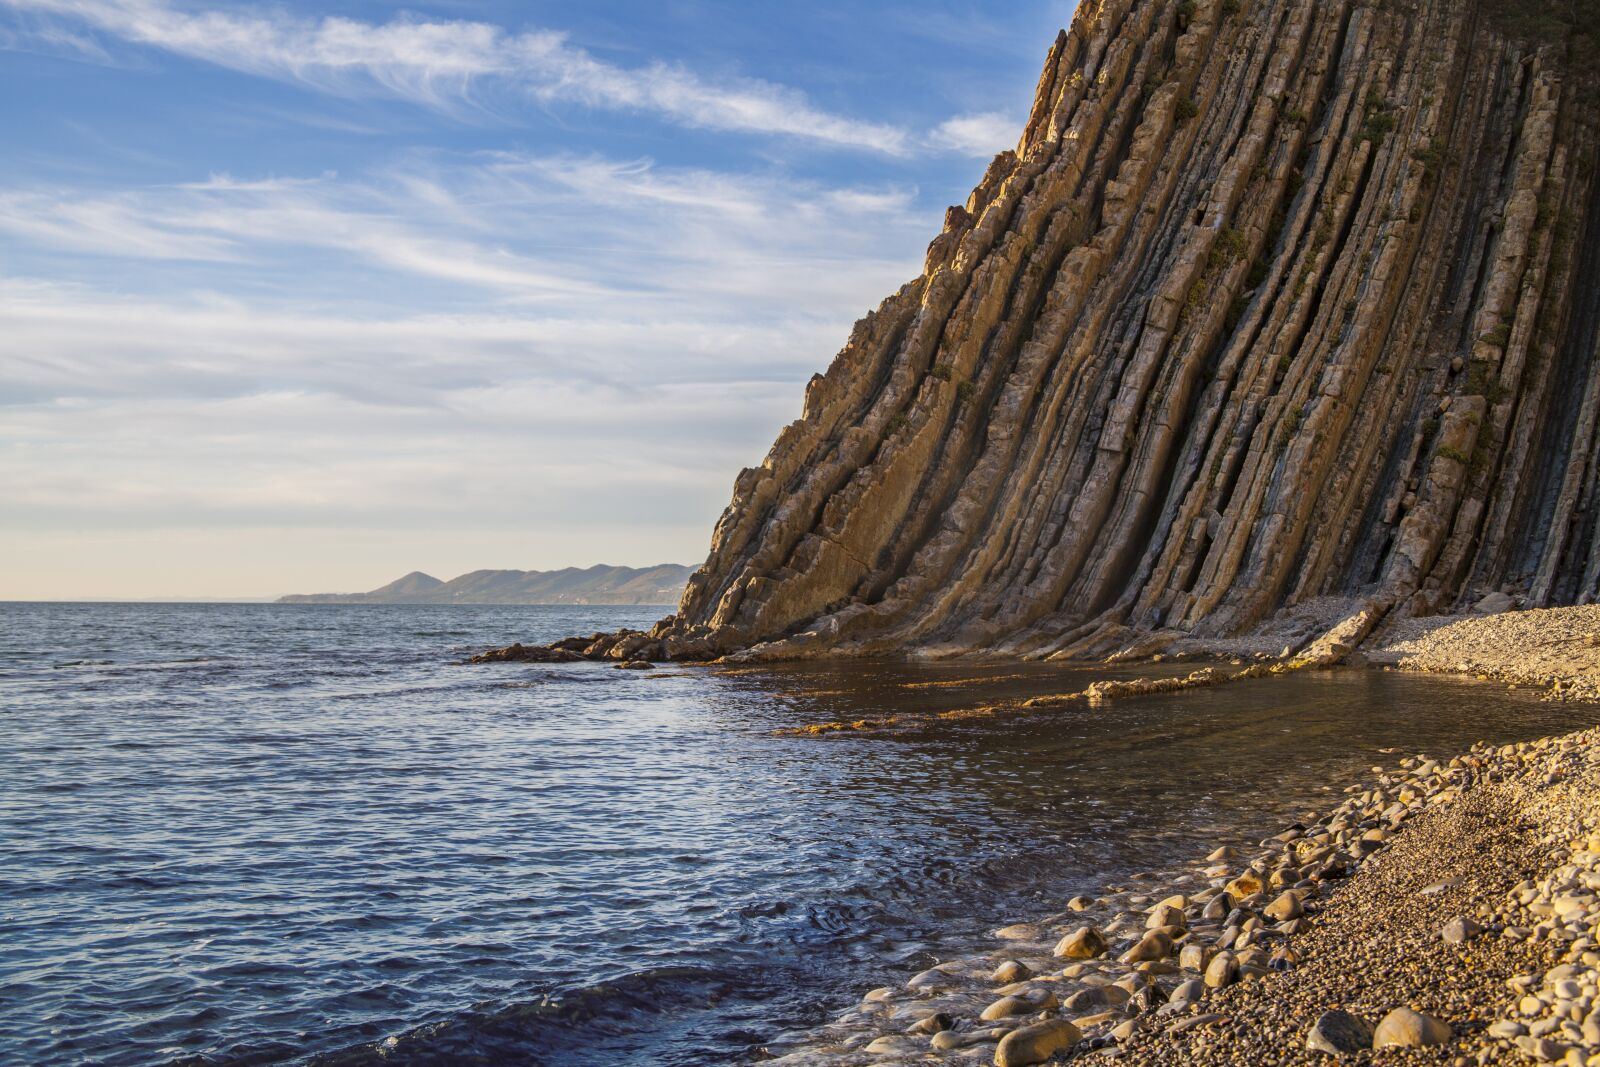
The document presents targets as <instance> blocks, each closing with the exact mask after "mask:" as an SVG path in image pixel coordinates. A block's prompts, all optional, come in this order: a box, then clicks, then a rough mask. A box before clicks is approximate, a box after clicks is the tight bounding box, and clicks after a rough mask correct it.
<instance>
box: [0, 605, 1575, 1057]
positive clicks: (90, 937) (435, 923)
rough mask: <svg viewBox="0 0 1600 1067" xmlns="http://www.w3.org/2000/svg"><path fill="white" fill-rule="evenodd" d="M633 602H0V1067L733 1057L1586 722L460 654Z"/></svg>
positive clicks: (1049, 680)
mask: <svg viewBox="0 0 1600 1067" xmlns="http://www.w3.org/2000/svg"><path fill="white" fill-rule="evenodd" d="M658 614H659V612H658V611H654V610H649V609H643V610H641V609H620V608H612V609H599V608H505V607H487V608H469V607H451V608H431V607H376V606H358V607H329V606H315V605H312V606H287V605H285V606H280V605H180V606H165V605H93V604H63V605H53V604H9V605H0V1061H3V1062H7V1063H103V1064H154V1063H170V1062H189V1063H299V1062H307V1061H312V1062H336V1063H341V1064H342V1063H366V1062H379V1061H380V1060H382V1061H383V1062H389V1063H427V1062H437V1063H474V1062H476V1063H504V1062H508V1061H509V1062H519V1063H525V1064H541V1063H546V1062H549V1063H556V1062H562V1063H579V1062H581V1063H585V1064H590V1063H593V1064H612V1063H615V1064H640V1065H643V1064H698V1063H727V1062H739V1061H740V1060H742V1059H747V1058H754V1057H755V1056H757V1055H759V1052H758V1050H759V1049H760V1048H761V1047H762V1046H763V1045H764V1044H766V1043H768V1042H770V1041H773V1040H774V1039H776V1038H777V1037H778V1036H779V1035H780V1034H782V1033H783V1032H785V1031H789V1030H793V1029H795V1028H798V1027H803V1026H805V1025H809V1024H812V1023H816V1022H820V1021H823V1020H825V1019H826V1018H828V1017H830V1016H831V1015H833V1014H836V1013H837V1012H838V1011H840V1010H842V1009H843V1008H844V1007H846V1006H847V1005H848V1004H849V1003H851V1002H853V1000H854V998H855V997H857V996H859V994H860V993H861V992H862V991H864V990H866V989H867V988H870V987H871V986H873V985H877V984H882V983H883V982H885V981H891V980H895V979H897V978H898V979H903V978H904V977H905V976H907V975H908V974H910V973H911V972H912V971H914V970H916V969H919V968H920V967H922V966H926V965H927V964H929V963H930V962H933V961H935V960H937V959H941V958H946V957H948V956H950V955H953V954H957V953H960V952H962V951H963V950H966V949H969V948H971V947H974V946H978V945H982V944H984V943H985V938H986V936H987V932H988V931H990V930H992V929H993V928H994V927H996V926H999V925H1003V924H1005V923H1007V922H1012V921H1018V920H1023V919H1028V918H1037V917H1040V916H1042V915H1044V914H1047V913H1050V912H1053V911H1056V910H1059V908H1060V906H1061V903H1062V902H1063V901H1064V900H1065V899H1066V898H1067V897H1069V896H1071V895H1072V894H1074V893H1076V892H1079V891H1085V890H1086V891H1091V892H1092V891H1093V890H1094V889H1096V888H1097V887H1098V886H1100V885H1102V884H1104V883H1105V882H1106V881H1108V880H1111V879H1115V878H1117V877H1118V876H1120V875H1124V874H1127V873H1129V872H1131V871H1134V870H1142V869H1147V868H1150V867H1154V866H1159V865H1164V864H1169V863H1173V862H1178V861H1183V860H1187V859H1192V858H1194V857H1195V855H1196V854H1197V852H1199V851H1201V850H1206V849H1209V848H1210V847H1211V845H1212V844H1213V843H1214V842H1215V841H1217V840H1219V839H1226V840H1233V839H1241V840H1242V839H1249V838H1255V837H1259V836H1262V835H1263V834H1265V833H1267V832H1271V831H1275V830H1276V829H1278V828H1280V827H1279V823H1280V822H1281V821H1282V820H1283V819H1285V818H1287V817H1288V816H1289V815H1290V814H1293V813H1296V812H1302V811H1306V810H1314V809H1315V808H1317V807H1321V806H1325V805H1326V804H1327V803H1328V800H1329V796H1330V792H1329V791H1330V790H1332V789H1334V788H1335V787H1336V786H1342V785H1343V784H1344V782H1345V781H1346V780H1348V779H1349V777H1350V776H1354V775H1358V774H1360V773H1362V772H1363V771H1364V770H1365V768H1367V767H1368V766H1370V765H1371V764H1373V763H1374V762H1375V761H1376V760H1379V759H1382V760H1384V761H1385V762H1393V761H1394V760H1395V759H1397V758H1398V756H1396V755H1385V756H1380V755H1379V754H1378V752H1377V750H1379V749H1383V748H1393V747H1398V748H1400V749H1401V750H1402V751H1416V750H1422V749H1426V750H1430V751H1433V752H1436V753H1440V754H1445V753H1449V752H1452V751H1454V750H1456V749H1459V748H1462V747H1465V746H1466V745H1467V744H1468V743H1470V742H1471V741H1473V740H1475V739H1478V738H1480V737H1484V738H1492V739H1497V740H1501V739H1516V738H1525V737H1533V736H1537V735H1540V734H1545V733H1550V732H1552V731H1555V730H1561V729H1567V728H1574V727H1576V726H1579V725H1586V724H1588V723H1589V722H1590V721H1591V719H1593V718H1595V717H1596V713H1595V712H1594V711H1593V710H1591V709H1586V708H1576V709H1575V708H1570V707H1562V706H1557V705H1548V704H1540V703H1536V702H1534V701H1532V700H1530V699H1529V698H1527V697H1524V696H1520V695H1515V694H1511V695H1508V694H1507V693H1506V692H1505V691H1504V690H1501V689H1497V688H1494V687H1489V686H1468V685H1463V684H1460V683H1453V682H1449V681H1440V680H1428V679H1423V678H1415V677H1406V676H1397V675H1389V674H1380V673H1376V672H1367V673H1361V672H1348V673H1338V674H1323V675H1305V676H1301V677H1292V678H1286V679H1274V680H1267V681H1260V682H1249V683H1242V684H1240V685H1236V686H1231V687H1224V688H1219V689H1212V690H1201V691H1197V692H1193V693H1188V694H1184V695H1181V696H1176V697H1170V696H1169V697H1165V698H1151V699H1145V700H1133V701H1128V702H1125V703H1117V704H1114V705H1111V706H1109V707H1105V708H1098V709H1089V708H1076V709H1074V710H1071V711H1065V712H1057V713H1055V714H1053V715H1050V716H1042V717H1038V718H1032V719H1028V720H1025V721H1014V722H1008V723H995V722H992V721H990V722H986V721H982V720H976V721H974V720H956V721H940V722H938V723H934V724H929V725H928V726H926V727H925V728H920V729H916V730H913V731H910V732H907V733H903V734H900V735H897V736H895V737H892V738H871V737H861V736H843V737H832V738H826V739H821V740H818V739H802V738H792V737H779V736H774V735H773V732H772V731H773V730H774V729H775V728H779V727H784V726H792V725H797V724H800V723H804V722H809V721H816V720H819V719H841V718H844V719H855V718H860V717H879V716H882V715H885V714H898V715H900V716H901V717H902V721H915V719H916V717H917V716H919V715H921V714H923V713H926V712H930V711H939V710H945V709H952V708H959V707H962V706H970V705H972V704H976V703H982V702H985V701H987V700H990V699H993V698H994V697H996V696H998V695H1024V694H1026V693H1029V692H1040V691H1060V690H1069V689H1078V688H1081V687H1082V686H1083V685H1085V684H1087V683H1088V682H1089V681H1092V680H1093V679H1094V678H1096V677H1104V676H1106V675H1108V674H1110V673H1112V672H1105V671H1100V672H1088V671H1082V670H1065V669H1061V668H1046V667H1038V666H1035V667H1029V668H1027V669H1021V668H1017V667H994V668H988V669H982V670H980V669H974V668H972V667H971V666H966V667H961V666H949V665H945V666H940V667H921V668H918V667H915V666H910V665H892V664H887V665H886V664H877V665H871V664H840V665H821V666H810V667H804V668H790V669H782V670H779V669H770V670H760V671H748V672H740V673H732V674H728V673H716V672H714V671H712V670H708V669H703V668H701V669H688V670H685V669H668V670H662V671H657V672H653V673H648V674H647V673H643V672H630V671H618V670H613V669H610V668H609V667H606V666H604V665H598V664H575V665H558V666H546V665H530V664H502V665H495V666H489V667H473V666H467V665H463V664H462V663H461V660H462V658H463V657H464V656H465V655H467V654H468V653H470V652H472V651H475V650H477V649H480V648H482V647H485V646H489V645H494V644H503V643H507V642H509V641H512V640H523V641H529V640H533V641H539V640H549V639H553V638H555V637H559V636H566V635H568V634H572V633H577V632H590V631H593V630H596V629H601V628H615V627H617V626H619V625H630V626H641V625H647V624H648V623H650V622H652V621H653V620H654V618H655V617H656V616H657V615H658Z"/></svg>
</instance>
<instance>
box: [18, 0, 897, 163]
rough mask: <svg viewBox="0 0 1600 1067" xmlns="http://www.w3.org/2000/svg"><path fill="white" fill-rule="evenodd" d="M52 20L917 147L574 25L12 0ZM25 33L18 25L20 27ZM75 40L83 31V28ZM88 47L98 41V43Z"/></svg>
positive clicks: (275, 69) (307, 72) (855, 142)
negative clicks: (577, 39)
mask: <svg viewBox="0 0 1600 1067" xmlns="http://www.w3.org/2000/svg"><path fill="white" fill-rule="evenodd" d="M0 3H3V4H4V5H5V6H7V7H10V8H12V9H14V10H18V11H23V12H28V13H31V14H32V15H34V16H43V17H45V18H46V19H47V21H45V22H44V23H42V24H41V25H39V26H37V27H36V28H35V31H34V32H36V33H37V34H39V35H40V36H41V38H45V39H55V40H58V41H59V40H61V39H65V38H66V37H67V35H68V30H67V29H65V28H63V23H64V24H65V25H66V26H88V27H91V28H93V29H94V30H96V31H99V32H101V33H105V34H109V35H111V36H114V37H117V38H120V39H122V40H124V41H127V42H130V43H132V44H136V45H141V46H145V47H150V48H157V49H161V50H164V51H167V52H171V53H174V54H177V55H182V56H187V57H189V58H193V59H198V60H203V61H205V62H208V63H213V64H216V65H218V66H223V67H228V68H231V69H234V70H240V71H246V72H249V73H252V74H256V75H260V76H263V77H269V78H277V79H281V80H285V81H294V82H299V83H302V84H305V85H309V86H314V87H316V88H318V89H321V90H324V91H328V92H335V93H348V94H358V93H382V94H386V95H391V96H395V97H400V98H403V99H406V100H410V101H412V102H415V103H418V104H422V105H425V106H428V107H433V108H438V109H440V110H446V111H451V110H457V109H460V108H463V107H468V106H473V105H474V104H475V102H476V94H477V92H478V90H479V89H480V88H482V87H484V86H486V85H493V86H496V87H500V86H510V87H512V88H514V89H518V90H521V91H523V92H526V93H528V94H530V95H531V96H532V97H533V98H535V99H538V100H542V101H565V102H573V103H579V104H584V105H587V106H590V107H596V108H605V109H612V110H627V111H636V112H644V113H649V114H653V115H656V116H658V117H660V118H663V119H665V120H667V121H670V122H673V123H677V124H680V125H684V126H690V127H696V128H703V129H710V130H727V131H739V132H748V133H763V134H776V135H782V136H789V137H798V138H804V139H807V140H811V141H815V142H821V143H826V144H832V145H837V146H841V147H848V148H858V149H869V150H872V151H876V152H883V153H888V154H891V155H903V154H906V153H907V152H908V150H909V148H910V145H911V142H912V140H913V139H912V138H911V137H910V136H909V135H908V134H907V133H906V132H905V131H904V130H901V129H898V128H896V127H893V126H890V125H886V124H883V123H875V122H866V121H862V120H858V119H853V118H849V117H846V116H841V115H836V114H833V113H831V112H828V111H825V110H822V109H820V108H818V107H816V106H814V105H813V104H812V103H810V102H809V100H808V99H807V98H806V96H805V95H804V94H803V93H801V92H799V91H797V90H795V89H792V88H789V87H786V86H782V85H776V84H773V83H771V82H767V81H762V80H758V79H752V78H740V79H727V80H721V81H715V82H713V81H708V80H706V79H704V78H702V77H700V76H698V75H697V74H695V73H694V72H692V71H690V70H688V69H687V68H685V67H683V66H680V65H675V64H670V63H665V62H654V63H650V64H647V65H645V66H640V67H622V66H617V65H615V64H612V63H608V62H606V61H604V60H601V59H598V58H596V57H595V56H594V55H593V54H591V53H590V52H588V51H587V50H585V49H583V48H581V47H578V46H577V45H574V44H573V43H572V42H571V41H569V40H568V39H567V37H566V36H565V35H564V34H561V33H556V32H552V31H549V30H525V31H521V32H511V31H508V30H506V29H505V28H503V27H500V26H495V25H492V24H489V23H484V22H470V21H449V22H441V21H428V20H425V19H418V18H398V19H395V20H392V21H390V22H385V23H372V22H362V21H359V20H355V19H349V18H335V17H325V18H320V19H310V18H298V17H295V16H293V15H290V14H288V13H286V12H283V11H274V10H261V9H259V8H257V9H255V10H254V11H251V10H250V7H253V5H251V6H250V7H247V8H245V10H244V11H229V10H216V9H212V10H202V9H188V8H180V7H177V6H174V5H173V4H170V3H166V2H165V0H0ZM13 32H15V31H13ZM72 39H74V40H80V41H81V39H82V38H81V35H73V37H72ZM86 47H87V46H85V49H86Z"/></svg>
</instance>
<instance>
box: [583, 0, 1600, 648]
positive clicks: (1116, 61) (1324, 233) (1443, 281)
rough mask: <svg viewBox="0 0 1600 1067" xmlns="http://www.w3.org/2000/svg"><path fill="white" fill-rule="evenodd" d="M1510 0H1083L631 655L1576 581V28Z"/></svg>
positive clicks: (1594, 396)
mask: <svg viewBox="0 0 1600 1067" xmlns="http://www.w3.org/2000/svg"><path fill="white" fill-rule="evenodd" d="M1501 6H1503V5H1500V4H1498V3H1496V0H1482V2H1479V0H1389V2H1384V3H1378V4H1358V3H1351V2H1340V0H1333V2H1327V3H1324V2H1318V3H1310V2H1308V0H1252V2H1244V0H1084V2H1083V3H1080V4H1079V6H1078V10H1077V13H1076V15H1075V16H1074V19H1073V23H1072V26H1071V27H1070V28H1069V29H1067V30H1065V31H1063V32H1062V33H1061V35H1060V36H1059V37H1058V38H1057V39H1056V41H1055V43H1054V44H1053V46H1052V47H1051V49H1050V52H1049V55H1048V57H1047V58H1046V62H1045V67H1044V72H1043V74H1042V76H1041V78H1040V80H1039V87H1038V93H1037V98H1036V99H1035V102H1034V105H1033V108H1032V111H1031V113H1030V116H1029V120H1028V124H1027V128H1026V129H1025V130H1024V131H1023V133H1022V136H1021V138H1020V139H1019V142H1018V145H1017V148H1016V150H1014V151H1009V152H1004V153H1002V154H1000V155H999V156H997V157H996V158H995V160H994V161H993V163H992V164H991V165H990V166H989V168H988V171H987V172H986V173H985V175H984V177H983V180H982V181H981V182H980V183H979V185H978V187H977V188H976V189H975V190H973V193H972V195H971V196H970V197H969V198H968V199H967V202H966V203H965V204H964V205H960V206H957V207H953V208H951V209H950V210H949V212H948V213H947V215H946V220H945V228H944V231H943V232H942V233H941V234H939V235H938V236H937V237H936V238H935V239H934V240H933V242H932V243H931V244H930V246H929V248H928V255H927V260H926V263H925V269H924V272H923V273H922V275H921V276H919V277H918V278H916V279H915V280H913V281H912V282H910V283H908V284H907V285H906V286H905V287H904V288H902V289H901V290H900V291H899V292H897V293H895V294H894V295H893V296H891V297H889V298H888V299H887V300H885V301H884V302H883V304H882V305H881V306H880V307H879V308H878V309H877V310H875V311H874V312H872V313H871V314H869V315H868V316H867V317H866V318H865V319H863V320H862V321H861V322H860V323H859V324H857V326H856V328H855V330H854V331H853V333H852V335H851V337H850V340H849V343H848V344H847V345H846V346H845V348H844V349H843V351H841V352H840V353H839V355H838V356H837V358H836V359H835V360H834V362H833V364H832V366H831V367H830V368H829V369H828V371H827V373H826V374H823V375H819V376H817V377H816V378H814V379H813V380H812V382H811V383H810V384H809V385H808V386H807V388H806V395H805V406H804V412H803V414H802V416H801V418H800V419H799V420H797V421H796V422H794V423H792V424H791V425H790V426H788V427H786V428H785V429H784V430H783V432H782V433H781V434H780V435H779V437H778V439H777V441H776V443H775V444H774V445H773V447H772V450H771V452H770V453H769V454H768V455H767V457H766V459H765V460H764V461H763V462H762V464H761V465H760V466H759V467H755V468H752V469H749V470H745V471H743V472H741V474H740V475H739V477H738V478H737V480H736V483H735V487H734V495H733V501H732V503H731V504H730V505H729V507H728V509H727V511H726V512H725V514H724V515H723V517H722V519H721V521H720V522H719V523H718V524H717V527H716V531H715V534H714V536H713V540H712V546H711V552H710V556H709V557H708V559H707V560H706V562H705V564H704V565H703V566H702V567H701V568H700V570H699V571H698V572H697V573H696V574H695V576H694V577H693V578H692V579H691V580H690V582H689V585H688V588H687V589H686V591H685V593H684V597H683V601H682V603H681V605H680V607H679V610H678V613H677V614H676V615H674V616H672V617H670V618H668V619H665V620H663V621H662V623H660V624H659V625H657V626H656V627H655V629H654V630H652V631H651V632H650V633H649V634H647V635H630V636H629V637H628V638H627V639H626V640H625V641H624V642H621V644H626V645H627V646H629V647H628V648H627V649H626V654H627V655H629V656H636V655H640V654H643V655H655V656H660V657H665V658H709V657H714V656H721V655H730V654H743V655H746V656H751V657H760V656H768V657H796V656H806V655H813V654H820V653H824V652H826V653H830V654H832V653H841V652H842V653H860V654H871V653H881V652H887V651H900V650H904V649H908V648H910V649H919V650H923V651H925V652H926V653H928V654H958V653H967V652H975V651H981V652H998V653H1004V654H1011V655H1019V656H1027V657H1051V656H1062V657H1064V656H1086V655H1108V654H1112V653H1114V652H1115V651H1116V650H1117V649H1119V648H1122V647H1126V646H1127V645H1129V644H1130V643H1131V642H1133V641H1135V640H1139V639H1141V638H1143V637H1145V636H1148V635H1149V634H1152V633H1166V632H1171V633H1178V634H1186V635H1192V636H1195V637H1202V638H1203V637H1219V636H1227V635H1234V634H1239V633H1244V632H1247V631H1249V630H1250V629H1251V628H1252V627H1256V626H1260V625H1262V624H1264V623H1266V622H1268V621H1269V620H1270V619H1272V618H1273V617H1274V616H1275V615H1277V614H1279V613H1281V612H1283V611H1285V610H1287V609H1290V608H1292V607H1293V606H1294V605H1296V604H1301V603H1304V602H1307V601H1311V600H1313V599H1316V598H1345V599H1348V600H1349V601H1350V602H1351V603H1352V604H1367V605H1376V606H1377V609H1378V610H1379V611H1388V612H1390V613H1391V614H1392V615H1393V616H1394V617H1397V618H1398V617H1403V616H1407V615H1423V614H1432V613H1436V612H1440V611H1449V610H1452V609H1453V608H1456V607H1459V606H1461V605H1463V604H1466V603H1470V602H1472V601H1474V600H1476V599H1477V598H1479V597H1481V596H1483V595H1484V594H1485V593H1488V592H1491V591H1507V592H1512V593H1514V594H1516V595H1518V596H1520V597H1521V598H1523V600H1524V602H1525V603H1527V604H1529V605H1547V604H1562V603H1573V602H1585V601H1589V600H1592V599H1594V598H1595V597H1596V596H1597V594H1600V552H1597V551H1596V542H1597V541H1600V521H1597V519H1600V515H1597V509H1600V501H1597V500H1596V494H1597V491H1600V478H1597V459H1600V455H1597V453H1600V438H1597V425H1596V424H1597V414H1600V373H1597V369H1600V350H1597V336H1600V285H1597V284H1596V282H1595V279H1596V277H1597V273H1596V272H1597V269H1600V260H1597V257H1600V182H1597V181H1596V152H1597V144H1600V109H1597V108H1596V107H1595V106H1594V100H1595V81H1596V73H1597V72H1596V70H1595V69H1594V64H1593V63H1592V62H1591V61H1590V60H1589V59H1588V58H1587V57H1588V56H1589V54H1590V53H1591V51H1592V50H1591V49H1590V47H1589V46H1590V45H1591V44H1592V37H1591V36H1586V35H1591V34H1592V33H1593V31H1594V28H1593V27H1589V26H1585V25H1583V23H1582V22H1581V21H1578V22H1573V21H1571V20H1569V21H1568V22H1561V21H1559V20H1551V19H1547V20H1544V21H1541V22H1539V23H1538V25H1537V27H1536V29H1537V32H1532V31H1529V30H1528V29H1527V27H1525V26H1521V25H1509V24H1507V22H1506V19H1505V18H1503V17H1501V15H1500V13H1499V8H1500V7H1501ZM1558 6H1559V5H1558ZM594 647H595V648H596V649H597V650H598V651H600V652H602V653H608V654H612V655H619V654H623V653H622V652H621V651H610V648H611V646H609V645H607V644H606V643H605V642H604V641H603V640H601V641H597V642H596V644H595V646H594Z"/></svg>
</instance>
